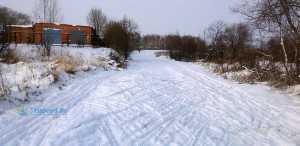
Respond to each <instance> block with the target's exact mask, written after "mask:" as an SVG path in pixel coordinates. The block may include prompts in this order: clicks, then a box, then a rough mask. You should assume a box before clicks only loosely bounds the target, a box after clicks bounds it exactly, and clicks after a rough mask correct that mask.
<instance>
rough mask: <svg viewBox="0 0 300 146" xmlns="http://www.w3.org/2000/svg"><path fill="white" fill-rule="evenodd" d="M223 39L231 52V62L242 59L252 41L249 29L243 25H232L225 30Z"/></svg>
mask: <svg viewBox="0 0 300 146" xmlns="http://www.w3.org/2000/svg"><path fill="white" fill-rule="evenodd" d="M224 39H225V42H226V44H227V46H228V49H230V50H231V55H230V56H231V57H232V60H235V59H242V58H243V55H244V52H245V50H246V49H247V48H248V47H249V45H250V43H251V40H252V33H251V30H250V27H249V26H248V25H246V24H243V23H238V24H232V25H230V26H228V27H226V28H225V32H224Z"/></svg>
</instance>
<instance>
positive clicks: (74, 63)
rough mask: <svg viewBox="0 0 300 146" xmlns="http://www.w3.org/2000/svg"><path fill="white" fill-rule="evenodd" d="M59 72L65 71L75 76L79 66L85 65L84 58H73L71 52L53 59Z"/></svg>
mask: <svg viewBox="0 0 300 146" xmlns="http://www.w3.org/2000/svg"><path fill="white" fill-rule="evenodd" d="M53 59H54V60H55V64H57V66H56V69H57V70H63V71H65V72H67V73H69V74H74V73H75V72H76V68H77V67H78V66H82V65H83V62H84V61H83V59H82V57H80V56H78V57H73V56H72V55H71V54H70V53H69V52H64V53H63V54H59V55H56V56H54V57H53Z"/></svg>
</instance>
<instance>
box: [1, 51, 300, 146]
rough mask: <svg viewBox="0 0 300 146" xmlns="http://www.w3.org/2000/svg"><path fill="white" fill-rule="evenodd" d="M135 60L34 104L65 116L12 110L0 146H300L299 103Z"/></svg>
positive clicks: (148, 58) (138, 56) (159, 61)
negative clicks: (64, 111)
mask: <svg viewBox="0 0 300 146" xmlns="http://www.w3.org/2000/svg"><path fill="white" fill-rule="evenodd" d="M132 57H133V61H132V63H131V64H130V66H129V68H128V69H126V70H124V71H108V72H102V73H101V74H97V75H90V76H89V77H86V78H85V79H82V80H77V81H74V83H73V84H72V85H70V86H68V87H67V88H66V89H65V90H63V91H61V92H60V93H47V94H46V95H43V96H47V97H48V98H46V100H45V101H43V102H42V103H35V104H33V105H30V106H35V107H43V108H52V107H64V108H67V109H68V113H67V114H66V115H27V116H20V115H18V114H17V113H16V112H15V110H16V109H11V110H10V111H6V112H5V113H4V114H3V115H0V124H1V125H0V145H26V146H29V145H43V146H45V145H46V146H47V145H49V146H50V145H51V146H52V145H58V146H61V145H70V146H71V145H72V146H73V145H78V146H81V145H143V146H144V145H149V146H153V145H184V146H185V145H204V146H207V145H300V104H299V102H296V101H294V100H292V98H290V97H285V96H284V95H279V94H276V93H272V92H271V91H267V90H266V89H262V87H264V86H250V85H240V84H235V83H232V82H230V81H225V80H222V79H221V78H220V77H217V76H215V75H212V74H210V73H209V72H208V71H207V70H206V69H204V68H203V67H199V66H197V65H195V64H192V63H183V62H176V61H172V60H169V59H166V58H163V57H155V55H154V54H153V51H143V52H141V53H137V52H135V53H134V54H133V55H132ZM247 88H248V89H247ZM255 91H256V92H255ZM283 98H285V99H283ZM275 99H276V100H275ZM277 99H278V100H277Z"/></svg>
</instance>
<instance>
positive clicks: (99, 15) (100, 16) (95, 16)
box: [86, 8, 107, 38]
mask: <svg viewBox="0 0 300 146" xmlns="http://www.w3.org/2000/svg"><path fill="white" fill-rule="evenodd" d="M86 20H87V23H88V24H89V25H90V26H92V27H93V28H94V29H95V31H96V33H97V35H99V36H100V37H101V38H103V35H104V31H105V27H106V24H107V17H106V15H105V14H104V13H103V12H102V10H101V9H100V8H92V9H91V10H90V12H89V14H88V16H87V17H86Z"/></svg>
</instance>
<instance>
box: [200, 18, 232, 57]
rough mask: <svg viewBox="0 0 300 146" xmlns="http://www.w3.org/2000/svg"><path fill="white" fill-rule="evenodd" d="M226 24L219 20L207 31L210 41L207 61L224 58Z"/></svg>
mask: <svg viewBox="0 0 300 146" xmlns="http://www.w3.org/2000/svg"><path fill="white" fill-rule="evenodd" d="M226 25H227V24H225V22H223V21H221V20H219V21H216V22H214V23H212V24H211V25H210V26H209V27H208V28H207V29H206V31H205V34H204V35H205V36H206V37H207V39H209V43H210V45H209V50H208V54H207V56H206V59H209V58H216V57H217V58H220V59H222V58H223V56H224V49H225V48H224V45H225V44H224V32H225V28H226Z"/></svg>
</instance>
